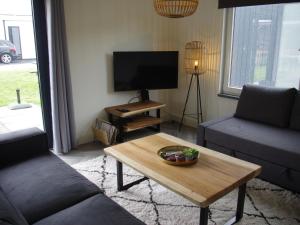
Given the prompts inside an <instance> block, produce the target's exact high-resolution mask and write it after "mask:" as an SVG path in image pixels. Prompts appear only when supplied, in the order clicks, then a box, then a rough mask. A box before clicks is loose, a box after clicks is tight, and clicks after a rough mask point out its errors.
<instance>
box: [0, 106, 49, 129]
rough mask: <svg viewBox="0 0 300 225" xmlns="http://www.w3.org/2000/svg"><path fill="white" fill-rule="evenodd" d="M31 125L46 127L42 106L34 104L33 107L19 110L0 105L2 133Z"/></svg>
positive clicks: (0, 127)
mask: <svg viewBox="0 0 300 225" xmlns="http://www.w3.org/2000/svg"><path fill="white" fill-rule="evenodd" d="M30 127H38V128H40V129H44V128H43V117H42V111H41V107H40V106H36V105H32V108H27V109H19V110H10V109H9V107H0V134H1V133H6V132H10V131H16V130H21V129H26V128H30Z"/></svg>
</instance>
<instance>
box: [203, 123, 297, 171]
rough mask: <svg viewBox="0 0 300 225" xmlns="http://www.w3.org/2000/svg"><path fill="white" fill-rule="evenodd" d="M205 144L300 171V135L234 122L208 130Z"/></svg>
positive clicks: (288, 131)
mask: <svg viewBox="0 0 300 225" xmlns="http://www.w3.org/2000/svg"><path fill="white" fill-rule="evenodd" d="M205 140H206V141H209V142H212V143H214V144H217V145H220V146H224V147H226V148H229V149H231V150H235V151H238V152H241V153H244V154H247V155H251V156H254V157H257V158H260V159H264V160H266V161H269V162H273V163H276V164H278V165H282V166H284V167H289V168H291V169H295V170H298V171H300V163H299V162H300V147H299V146H300V132H298V131H293V130H289V129H283V128H278V127H274V126H269V125H265V124H261V123H255V122H251V121H247V120H243V119H238V118H231V119H227V120H224V121H222V122H220V123H217V124H213V125H212V126H209V127H207V128H206V130H205Z"/></svg>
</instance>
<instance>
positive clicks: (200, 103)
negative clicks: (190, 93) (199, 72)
mask: <svg viewBox="0 0 300 225" xmlns="http://www.w3.org/2000/svg"><path fill="white" fill-rule="evenodd" d="M197 82H198V87H199V88H198V90H197V94H198V96H199V106H200V116H201V123H202V122H203V112H202V100H201V86H200V79H199V76H197Z"/></svg>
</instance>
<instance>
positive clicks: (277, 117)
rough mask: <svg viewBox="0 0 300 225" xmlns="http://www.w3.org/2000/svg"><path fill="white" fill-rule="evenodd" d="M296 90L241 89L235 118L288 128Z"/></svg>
mask: <svg viewBox="0 0 300 225" xmlns="http://www.w3.org/2000/svg"><path fill="white" fill-rule="evenodd" d="M295 95H296V89H294V88H291V89H283V88H266V87H261V86H255V85H245V86H244V87H243V90H242V93H241V96H240V99H239V102H238V106H237V110H236V113H235V117H238V118H242V119H247V120H252V121H257V122H262V123H266V124H271V125H274V126H279V127H288V126H289V122H290V115H291V110H292V107H293V104H294V98H295Z"/></svg>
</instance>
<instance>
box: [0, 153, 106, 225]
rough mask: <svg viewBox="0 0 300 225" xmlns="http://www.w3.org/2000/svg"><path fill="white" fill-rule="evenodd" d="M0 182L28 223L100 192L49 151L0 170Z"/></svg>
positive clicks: (7, 195)
mask: <svg viewBox="0 0 300 225" xmlns="http://www.w3.org/2000/svg"><path fill="white" fill-rule="evenodd" d="M0 185H1V187H2V189H3V192H4V193H5V195H6V197H7V198H8V199H9V201H10V202H11V203H12V204H13V205H14V206H15V207H17V208H18V209H19V210H20V211H21V213H22V214H23V215H24V217H25V218H26V220H27V221H28V222H29V223H33V222H36V221H38V220H40V219H42V218H45V217H47V216H49V215H51V214H53V213H56V212H58V211H60V210H63V209H65V208H67V207H70V206H71V205H73V204H76V203H78V202H80V201H82V200H84V199H87V198H89V197H90V196H93V195H95V194H98V193H99V192H100V191H99V189H98V188H97V187H96V186H95V185H94V184H93V183H91V182H90V181H88V180H87V179H86V178H85V177H83V176H82V175H80V174H79V173H77V172H76V171H75V170H74V169H73V168H71V167H70V166H68V165H67V164H66V163H64V162H63V161H62V160H61V159H59V158H58V157H57V156H55V155H53V154H52V153H50V152H49V153H46V154H44V155H42V156H38V157H35V158H32V159H29V160H26V161H23V162H21V163H19V164H16V165H13V166H10V167H5V168H3V169H1V170H0Z"/></svg>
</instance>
